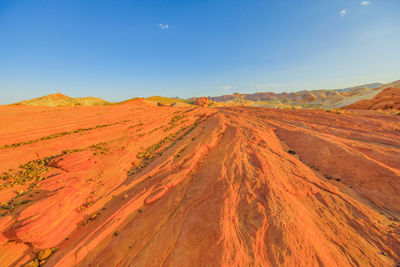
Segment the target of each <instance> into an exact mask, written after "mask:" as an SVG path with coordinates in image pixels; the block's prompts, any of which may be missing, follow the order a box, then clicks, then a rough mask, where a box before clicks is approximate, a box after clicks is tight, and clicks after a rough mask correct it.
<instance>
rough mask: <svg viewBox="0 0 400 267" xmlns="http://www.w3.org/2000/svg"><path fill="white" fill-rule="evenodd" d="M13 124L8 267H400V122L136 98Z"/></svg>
mask: <svg viewBox="0 0 400 267" xmlns="http://www.w3.org/2000/svg"><path fill="white" fill-rule="evenodd" d="M0 126H1V127H0V172H1V173H2V174H1V178H2V180H0V185H1V187H0V202H2V204H1V205H2V206H1V210H0V215H1V217H0V262H1V264H2V266H3V265H4V266H18V265H23V264H26V263H28V262H31V261H33V263H35V262H36V263H40V264H41V265H44V266H396V265H398V264H400V223H399V219H400V205H399V203H400V129H399V127H400V118H399V116H396V115H388V114H382V113H377V112H375V111H346V112H345V113H343V114H336V113H332V112H326V111H321V110H272V109H265V108H244V107H243V108H241V107H234V108H221V109H213V108H201V107H198V108H193V107H180V108H179V107H156V106H151V105H137V104H136V103H135V102H132V103H128V104H126V105H120V106H109V107H57V108H52V107H21V106H9V107H0ZM55 248H58V249H55ZM43 255H45V256H43Z"/></svg>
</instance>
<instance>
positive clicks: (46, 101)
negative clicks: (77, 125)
mask: <svg viewBox="0 0 400 267" xmlns="http://www.w3.org/2000/svg"><path fill="white" fill-rule="evenodd" d="M111 104H112V103H110V102H108V101H105V100H103V99H101V98H97V97H77V98H74V97H69V96H66V95H63V94H61V93H55V94H51V95H46V96H42V97H38V98H33V99H30V100H25V101H21V102H18V103H15V104H13V105H26V106H108V105H111Z"/></svg>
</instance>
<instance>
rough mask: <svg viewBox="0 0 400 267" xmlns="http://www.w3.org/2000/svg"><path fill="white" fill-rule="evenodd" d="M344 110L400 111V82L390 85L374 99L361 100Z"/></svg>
mask: <svg viewBox="0 0 400 267" xmlns="http://www.w3.org/2000/svg"><path fill="white" fill-rule="evenodd" d="M343 108H344V109H371V110H377V109H382V110H383V109H400V81H397V82H394V83H391V84H388V85H386V86H384V87H383V88H382V91H381V92H380V93H379V94H377V95H376V96H375V97H374V98H372V99H369V100H361V101H358V102H355V103H353V104H351V105H348V106H345V107H343Z"/></svg>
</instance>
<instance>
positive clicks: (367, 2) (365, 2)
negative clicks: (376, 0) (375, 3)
mask: <svg viewBox="0 0 400 267" xmlns="http://www.w3.org/2000/svg"><path fill="white" fill-rule="evenodd" d="M370 4H371V1H362V2H361V3H360V5H362V6H368V5H370Z"/></svg>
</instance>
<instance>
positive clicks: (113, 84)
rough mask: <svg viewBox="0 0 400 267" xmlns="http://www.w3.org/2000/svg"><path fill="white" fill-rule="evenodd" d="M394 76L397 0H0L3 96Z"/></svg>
mask: <svg viewBox="0 0 400 267" xmlns="http://www.w3.org/2000/svg"><path fill="white" fill-rule="evenodd" d="M398 79H400V1H399V0H371V1H360V0H290V1H289V0H273V1H272V0H203V1H190V0H186V1H184V0H181V1H177V0H169V1H167V0H164V1H152V0H47V1H44V0H0V104H5V103H11V102H16V101H20V100H23V99H29V98H33V97H38V96H42V95H46V94H50V93H55V92H62V93H64V94H67V95H69V96H73V97H77V96H97V97H101V98H104V99H106V100H110V101H118V100H123V99H127V98H131V97H135V96H150V95H156V94H157V95H164V96H180V97H190V96H202V95H223V94H230V93H233V92H243V93H244V92H261V91H274V92H282V91H297V90H302V89H323V88H344V87H348V86H353V85H359V84H364V83H370V82H391V81H394V80H398Z"/></svg>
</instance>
